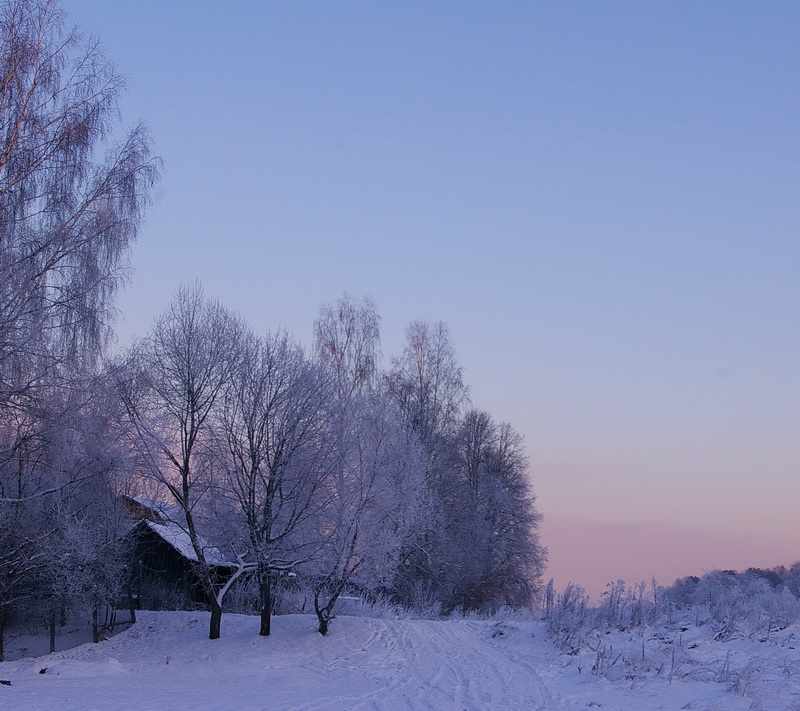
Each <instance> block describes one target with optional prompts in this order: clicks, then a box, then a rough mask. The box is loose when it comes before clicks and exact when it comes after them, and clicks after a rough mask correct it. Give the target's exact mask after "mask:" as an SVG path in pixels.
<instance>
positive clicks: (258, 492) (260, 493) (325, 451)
mask: <svg viewBox="0 0 800 711" xmlns="http://www.w3.org/2000/svg"><path fill="white" fill-rule="evenodd" d="M239 356H240V357H239V359H238V361H237V364H236V368H235V370H234V371H233V372H232V374H231V377H230V379H229V380H228V382H227V384H226V387H225V389H224V393H223V398H222V400H221V407H220V410H219V414H218V423H219V429H220V447H219V449H220V452H222V451H224V452H225V454H224V456H222V457H221V460H220V461H221V467H222V469H223V470H224V472H225V477H224V485H223V488H224V490H225V494H226V496H227V497H229V499H230V501H231V506H230V509H231V510H232V511H233V512H234V516H235V517H236V519H237V521H238V522H239V528H238V530H240V531H241V533H240V536H241V539H242V540H243V543H244V545H245V546H246V548H247V550H248V551H249V560H251V561H252V562H253V563H254V564H255V566H256V576H257V580H258V587H259V595H260V603H259V607H260V613H261V629H260V634H261V635H268V634H270V626H271V624H270V620H271V607H272V592H271V591H272V578H273V576H274V575H275V574H277V573H280V572H290V571H294V570H295V569H296V568H297V567H298V566H301V565H303V564H304V563H306V562H307V561H308V560H309V559H310V558H311V557H313V555H314V554H315V553H316V552H317V551H318V548H319V541H318V539H316V538H314V537H313V536H312V535H311V523H310V521H311V520H312V519H313V517H315V516H316V515H318V513H319V510H320V507H322V506H323V505H324V504H325V503H326V501H325V498H324V497H325V493H326V492H325V482H326V479H327V477H328V476H329V474H330V468H331V461H332V457H333V441H332V438H331V436H330V432H331V418H330V410H329V405H330V403H331V401H332V400H333V399H334V397H335V393H334V390H333V380H332V379H331V378H330V377H329V374H328V373H326V372H325V371H323V370H322V369H320V368H319V367H318V366H317V365H316V364H314V363H312V362H309V361H308V360H307V359H306V358H305V356H304V354H303V351H302V350H301V349H300V348H299V347H298V346H297V345H295V344H294V343H292V342H291V340H290V339H289V337H288V336H287V335H285V334H281V335H273V336H267V337H265V338H257V337H256V336H254V335H253V334H251V333H247V334H245V335H243V337H242V339H241V347H240V352H239Z"/></svg>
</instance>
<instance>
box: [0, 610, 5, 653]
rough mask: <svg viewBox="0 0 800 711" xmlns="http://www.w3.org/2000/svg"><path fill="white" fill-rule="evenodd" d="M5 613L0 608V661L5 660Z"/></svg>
mask: <svg viewBox="0 0 800 711" xmlns="http://www.w3.org/2000/svg"><path fill="white" fill-rule="evenodd" d="M5 632H6V613H5V610H2V609H0V662H3V661H5Z"/></svg>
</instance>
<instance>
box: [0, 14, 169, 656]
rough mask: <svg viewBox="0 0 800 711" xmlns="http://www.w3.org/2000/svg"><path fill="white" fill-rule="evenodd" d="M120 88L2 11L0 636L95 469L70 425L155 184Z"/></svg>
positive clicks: (93, 56) (85, 42)
mask: <svg viewBox="0 0 800 711" xmlns="http://www.w3.org/2000/svg"><path fill="white" fill-rule="evenodd" d="M122 88H123V82H122V80H121V78H120V77H119V75H118V74H116V72H115V70H114V67H113V65H112V64H111V62H109V61H108V60H107V59H106V58H105V57H104V56H103V54H102V52H101V51H100V49H99V45H98V43H97V42H96V41H95V40H92V39H86V38H84V37H83V36H82V35H81V34H80V33H79V32H77V31H76V30H71V29H69V28H68V27H67V26H66V24H65V18H64V13H63V12H62V11H61V9H60V8H59V7H58V4H57V2H54V1H53V0H8V1H7V2H4V3H2V6H1V7H0V538H2V541H0V629H2V623H3V619H2V618H3V617H4V616H5V615H6V614H7V613H8V612H9V610H10V609H12V608H13V607H14V605H15V604H17V603H18V602H20V601H21V599H23V598H25V599H30V598H31V596H35V595H37V594H38V591H39V588H40V585H41V574H42V571H43V565H44V557H45V552H44V551H43V547H46V546H45V545H44V541H47V540H49V539H48V537H49V536H50V535H52V534H53V531H54V529H53V519H52V517H50V516H49V515H48V514H49V512H51V511H52V510H53V508H54V507H55V506H56V505H57V501H58V498H59V497H60V496H61V495H62V494H63V495H64V496H69V495H70V492H71V490H73V489H74V488H75V487H76V486H79V485H81V483H82V482H84V481H87V480H88V479H89V478H92V477H96V476H101V475H102V473H103V471H104V468H103V467H102V466H99V467H95V466H90V465H89V464H88V462H87V459H86V458H85V457H84V456H82V455H80V454H79V451H80V447H79V446H75V442H76V439H79V438H78V437H77V435H76V431H77V430H76V422H78V421H80V419H82V418H83V417H84V416H85V414H86V405H85V403H86V401H87V394H88V393H90V392H91V388H92V385H91V378H92V376H93V369H94V367H95V366H96V364H97V361H98V358H99V356H100V354H101V349H102V346H103V345H104V343H105V342H106V340H107V337H108V336H109V334H110V315H111V312H112V309H113V297H114V294H115V292H116V290H117V288H118V287H119V285H120V283H121V281H122V279H123V278H124V277H125V273H126V271H125V269H126V257H127V254H128V250H129V247H130V245H131V243H132V242H133V240H134V239H135V236H136V232H137V230H138V227H139V224H140V221H141V217H142V210H143V207H144V205H145V203H146V202H147V198H148V193H149V190H150V188H151V186H152V184H153V181H154V179H155V177H156V172H157V170H156V168H157V164H156V162H154V161H153V160H152V159H151V156H150V141H149V138H148V136H147V133H146V131H145V130H144V129H143V127H142V126H141V125H139V126H136V127H134V128H133V130H131V131H130V132H127V133H123V134H118V135H115V134H114V133H113V129H114V128H115V126H116V124H117V121H116V119H117V102H118V99H119V96H120V92H121V91H122ZM116 139H118V140H116ZM0 646H1V643H0Z"/></svg>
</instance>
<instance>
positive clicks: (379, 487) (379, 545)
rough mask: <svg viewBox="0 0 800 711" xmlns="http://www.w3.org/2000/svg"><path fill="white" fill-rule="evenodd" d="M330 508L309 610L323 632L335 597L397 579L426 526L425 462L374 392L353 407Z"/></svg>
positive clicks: (393, 410)
mask: <svg viewBox="0 0 800 711" xmlns="http://www.w3.org/2000/svg"><path fill="white" fill-rule="evenodd" d="M339 442H340V449H339V450H338V456H339V458H340V459H339V466H338V467H337V468H336V472H335V474H334V475H333V476H332V477H331V478H330V481H329V487H328V488H329V492H330V496H329V503H328V505H327V506H326V507H325V509H324V511H323V512H322V515H321V516H319V517H318V520H317V523H318V525H319V526H320V536H321V537H322V539H323V541H324V546H323V547H322V550H321V551H320V554H319V556H318V558H317V560H316V561H315V563H314V566H313V567H314V570H315V576H314V577H315V581H316V582H315V585H314V609H315V611H316V614H317V618H318V622H319V632H320V633H321V634H323V635H324V634H326V633H327V631H328V624H329V622H330V620H331V618H332V616H333V610H334V606H335V605H336V602H337V600H338V599H339V597H340V595H341V594H342V593H343V592H345V590H347V589H348V587H353V588H355V589H356V590H357V591H358V593H359V594H366V593H368V592H370V591H374V590H376V589H378V588H384V589H387V588H388V587H389V586H390V585H391V584H392V583H393V581H394V578H395V576H396V574H397V570H398V568H399V564H400V560H401V555H402V553H403V551H404V548H405V547H406V546H407V545H408V544H409V542H410V541H411V540H412V539H413V535H414V534H415V533H416V531H418V530H419V529H420V528H421V527H422V526H423V525H424V524H425V501H424V492H425V457H424V453H423V451H422V447H421V446H420V445H419V442H418V440H417V439H416V437H415V436H414V435H413V434H412V433H411V432H409V431H408V430H407V429H406V428H404V427H403V424H402V420H401V418H400V413H399V411H398V410H397V406H396V405H395V403H394V402H392V401H391V400H389V399H388V398H387V397H386V396H385V395H384V394H382V393H379V392H374V393H370V394H367V395H363V396H361V397H358V398H356V399H355V401H354V402H351V406H350V408H349V410H348V413H347V421H346V423H345V424H344V427H343V432H342V437H341V438H340V440H339Z"/></svg>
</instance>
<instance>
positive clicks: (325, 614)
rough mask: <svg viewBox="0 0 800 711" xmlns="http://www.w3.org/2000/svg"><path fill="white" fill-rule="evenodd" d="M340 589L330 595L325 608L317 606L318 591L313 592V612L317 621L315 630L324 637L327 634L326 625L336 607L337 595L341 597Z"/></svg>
mask: <svg viewBox="0 0 800 711" xmlns="http://www.w3.org/2000/svg"><path fill="white" fill-rule="evenodd" d="M341 593H342V591H341V589H338V590H335V591H334V593H333V594H332V595H331V598H330V600H328V604H327V605H325V607H320V606H319V595H320V590H315V591H314V612H316V613H317V621H318V622H319V627H317V630H318V631H319V633H320V634H321V635H322V636H323V637H324V636H325V635H326V634H328V625H329V624H330V621H331V620H332V619H333V608H334V605H336V600H338V599H339V595H341Z"/></svg>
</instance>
